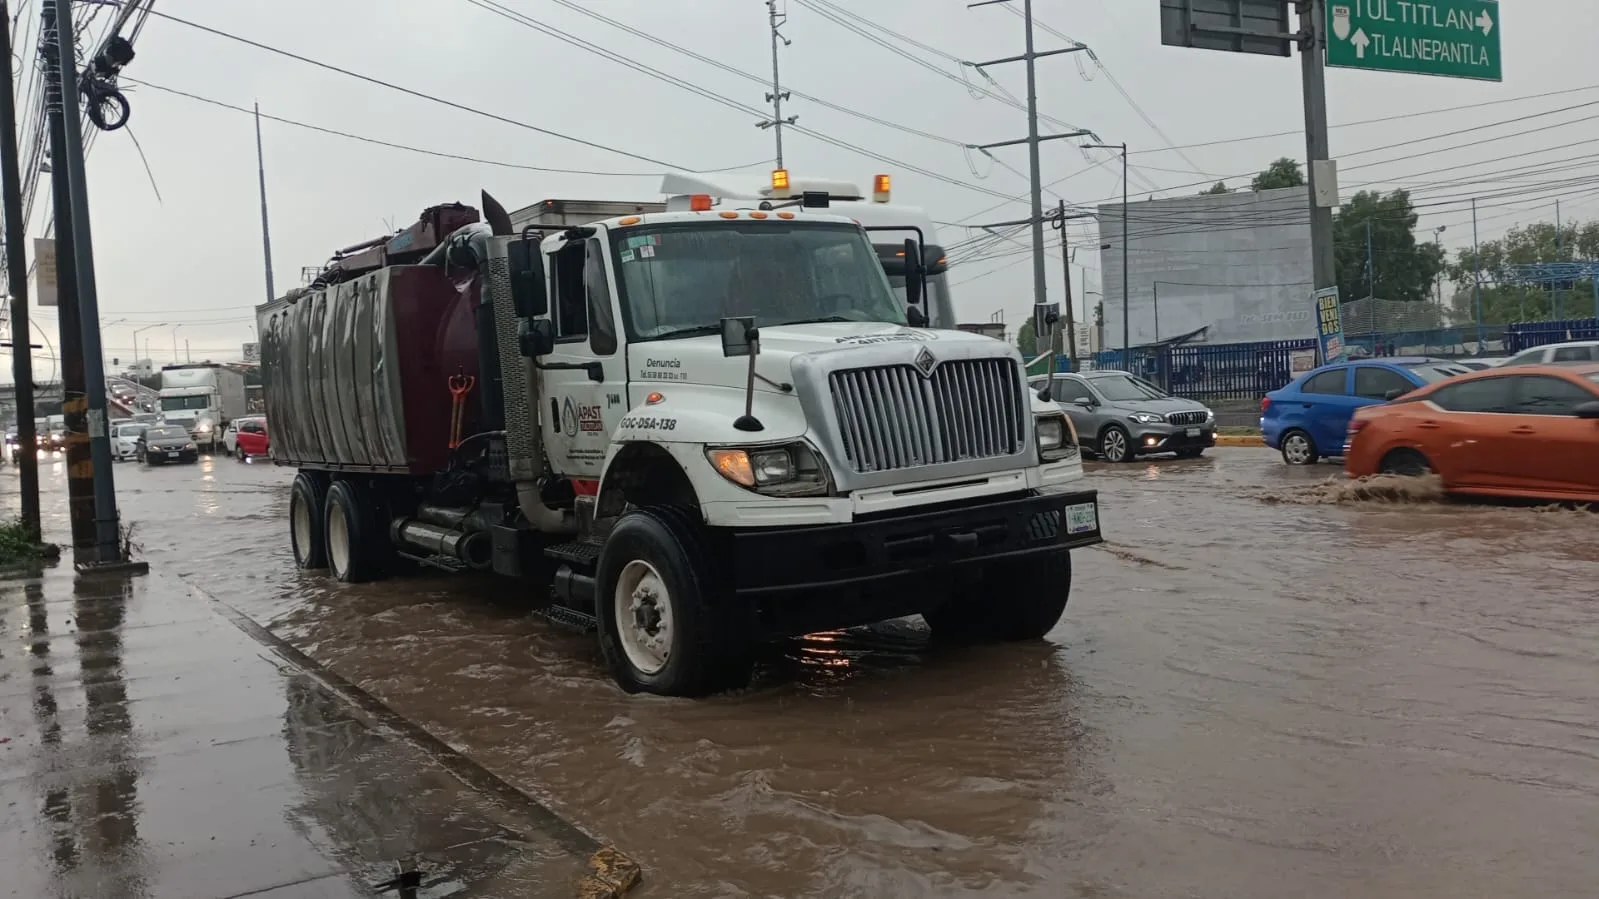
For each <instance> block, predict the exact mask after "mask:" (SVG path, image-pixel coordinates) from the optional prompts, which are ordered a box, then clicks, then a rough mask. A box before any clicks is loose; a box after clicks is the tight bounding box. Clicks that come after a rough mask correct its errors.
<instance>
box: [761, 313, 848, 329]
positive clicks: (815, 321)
mask: <svg viewBox="0 0 1599 899" xmlns="http://www.w3.org/2000/svg"><path fill="white" fill-rule="evenodd" d="M858 321H860V319H858V318H846V317H845V316H842V315H824V316H822V317H821V318H800V319H795V320H794V321H791V322H783V323H782V324H781V325H778V326H777V327H780V328H781V327H786V326H788V325H820V324H825V323H829V322H858Z"/></svg>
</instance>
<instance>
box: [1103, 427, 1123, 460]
mask: <svg viewBox="0 0 1599 899" xmlns="http://www.w3.org/2000/svg"><path fill="white" fill-rule="evenodd" d="M1126 457H1127V438H1125V437H1123V436H1122V432H1121V431H1116V430H1112V431H1107V432H1106V433H1105V458H1107V459H1109V460H1111V461H1112V462H1120V461H1121V460H1122V459H1124V458H1126Z"/></svg>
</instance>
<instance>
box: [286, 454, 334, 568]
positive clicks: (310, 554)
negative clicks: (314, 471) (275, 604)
mask: <svg viewBox="0 0 1599 899" xmlns="http://www.w3.org/2000/svg"><path fill="white" fill-rule="evenodd" d="M326 494H327V491H326V487H325V485H324V484H323V482H322V481H321V480H320V479H318V478H316V477H314V476H312V475H310V474H307V473H306V472H303V471H302V472H300V473H299V474H297V475H295V476H294V489H292V490H290V491H289V546H290V547H291V548H292V549H293V550H294V564H295V565H297V566H299V567H300V568H326V567H328V553H327V542H326V540H325V539H324V538H323V536H322V518H323V501H324V499H325V498H326Z"/></svg>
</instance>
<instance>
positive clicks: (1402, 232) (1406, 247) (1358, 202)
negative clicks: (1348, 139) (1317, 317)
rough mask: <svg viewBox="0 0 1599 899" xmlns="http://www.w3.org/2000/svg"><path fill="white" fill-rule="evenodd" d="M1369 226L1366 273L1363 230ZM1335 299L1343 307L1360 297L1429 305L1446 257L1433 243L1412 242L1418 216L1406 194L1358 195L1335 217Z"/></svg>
mask: <svg viewBox="0 0 1599 899" xmlns="http://www.w3.org/2000/svg"><path fill="white" fill-rule="evenodd" d="M1368 223H1369V224H1370V226H1371V241H1370V262H1371V268H1370V269H1368V268H1367V257H1368V254H1367V240H1366V233H1367V231H1366V227H1367V224H1368ZM1333 243H1334V245H1335V247H1336V250H1335V257H1336V259H1337V269H1338V295H1339V296H1340V297H1342V298H1343V301H1344V302H1346V303H1347V302H1349V301H1350V300H1358V299H1361V298H1363V297H1368V296H1370V297H1376V298H1377V299H1380V300H1401V301H1406V302H1416V301H1425V300H1431V299H1432V298H1433V296H1434V293H1435V290H1436V285H1437V278H1438V275H1439V273H1440V272H1442V271H1443V269H1444V253H1443V251H1442V250H1440V249H1439V248H1438V246H1437V245H1436V244H1434V243H1431V242H1424V243H1419V244H1418V243H1417V242H1416V210H1415V208H1414V207H1413V206H1412V205H1411V203H1410V194H1409V193H1407V192H1406V191H1403V190H1396V191H1394V192H1393V193H1391V194H1382V193H1378V192H1377V191H1364V190H1363V191H1361V192H1360V193H1358V194H1355V195H1354V196H1353V197H1351V198H1350V199H1348V200H1346V201H1344V204H1343V207H1342V208H1341V209H1339V211H1338V214H1337V215H1335V216H1333Z"/></svg>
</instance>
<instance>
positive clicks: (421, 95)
mask: <svg viewBox="0 0 1599 899" xmlns="http://www.w3.org/2000/svg"><path fill="white" fill-rule="evenodd" d="M150 14H151V15H154V16H156V17H157V18H161V19H165V20H166V21H168V22H175V23H177V24H179V25H184V26H186V27H189V28H192V29H194V30H196V31H202V32H205V33H206V34H210V35H212V36H214V37H220V38H223V39H224V40H229V41H233V42H235V43H239V44H244V45H245V46H248V47H254V48H255V49H257V50H262V51H265V52H267V53H271V54H274V55H276V56H282V57H284V58H286V59H292V60H294V61H296V62H299V63H303V64H305V65H309V66H314V67H316V68H319V69H323V70H325V71H329V72H333V73H336V74H339V75H343V76H345V77H346V78H353V79H355V80H357V81H363V82H366V83H367V84H371V85H375V86H377V87H382V88H385V89H387V90H391V91H394V92H396V93H401V94H405V95H406V96H409V97H415V98H416V99H419V100H426V101H428V102H430V103H437V104H439V105H441V106H447V107H449V108H451V109H454V110H457V111H460V112H465V113H468V114H471V115H475V116H478V117H480V118H485V119H488V120H490V121H494V122H500V123H501V124H505V125H511V126H513V127H516V128H521V129H524V130H526V131H532V132H534V133H537V134H542V135H545V136H546V137H553V138H556V139H558V140H563V141H567V142H569V143H574V144H578V145H579V146H584V147H588V148H589V149H591V150H599V151H601V152H604V153H611V154H614V155H617V156H624V157H627V158H628V159H634V160H637V161H639V162H647V163H650V164H652V165H659V166H665V167H666V168H668V169H678V170H683V171H693V169H689V168H688V167H686V166H680V165H676V164H673V163H670V162H666V161H665V160H662V159H657V158H655V157H653V156H646V155H644V154H642V153H634V152H631V151H629V150H623V149H620V148H618V147H611V146H606V145H605V144H603V143H599V142H597V141H591V140H588V139H585V138H581V137H577V136H575V135H571V134H563V133H562V132H559V131H555V130H553V129H550V128H543V127H540V126H538V125H534V124H532V123H530V122H523V121H519V120H517V119H513V118H511V117H509V116H503V115H500V114H498V113H495V112H489V111H488V110H485V109H479V108H477V107H475V106H469V105H467V104H465V103H460V102H457V101H455V100H450V99H446V98H444V97H440V96H437V95H434V94H429V93H427V92H426V91H420V90H417V89H415V88H409V87H405V86H403V85H400V84H396V83H394V82H392V81H385V80H384V79H382V78H377V77H374V76H372V75H366V74H363V73H361V72H357V71H354V70H352V69H346V68H344V67H342V66H337V65H334V64H333V63H330V62H323V61H322V60H319V59H313V58H311V57H309V56H305V55H302V54H299V53H295V52H293V51H290V50H284V49H282V48H280V47H274V46H272V45H271V44H265V43H262V42H260V41H257V40H252V39H250V38H247V37H244V36H243V35H238V34H233V33H232V32H228V31H224V30H222V29H220V28H213V27H211V26H209V25H202V24H200V23H199V22H194V21H191V20H189V19H185V18H181V17H179V16H175V15H172V14H171V13H168V12H156V11H155V10H151V11H150Z"/></svg>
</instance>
